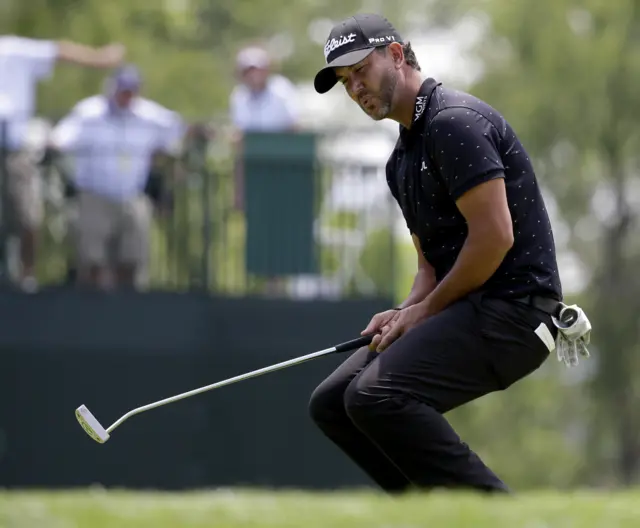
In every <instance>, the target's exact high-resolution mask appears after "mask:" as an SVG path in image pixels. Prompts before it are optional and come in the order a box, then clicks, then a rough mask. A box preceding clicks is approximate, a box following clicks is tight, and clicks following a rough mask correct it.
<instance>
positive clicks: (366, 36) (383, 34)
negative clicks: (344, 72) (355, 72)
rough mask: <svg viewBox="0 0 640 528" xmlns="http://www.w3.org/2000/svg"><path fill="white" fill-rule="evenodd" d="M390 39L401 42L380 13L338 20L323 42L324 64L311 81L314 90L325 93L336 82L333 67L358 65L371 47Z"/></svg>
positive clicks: (386, 42)
mask: <svg viewBox="0 0 640 528" xmlns="http://www.w3.org/2000/svg"><path fill="white" fill-rule="evenodd" d="M393 42H399V43H400V44H402V43H403V40H402V37H401V36H400V34H399V33H398V32H397V31H396V29H395V28H394V27H393V25H391V22H389V21H388V20H387V19H386V18H384V17H382V16H380V15H372V14H358V15H354V16H352V17H349V18H347V19H345V20H343V21H342V22H339V23H338V24H336V25H335V26H334V27H333V29H332V30H331V33H329V38H327V42H326V43H325V45H324V58H325V60H326V62H327V64H326V66H325V67H324V68H322V69H321V70H320V71H319V72H318V73H317V74H316V77H315V79H314V81H313V85H314V87H315V89H316V92H318V93H321V94H323V93H326V92H328V91H329V90H331V88H333V87H334V86H335V84H336V83H337V82H338V78H337V77H336V74H335V71H334V70H333V68H336V67H343V66H353V65H354V64H358V63H359V62H360V61H361V60H363V59H365V58H366V57H368V56H369V55H370V54H371V53H372V52H373V50H374V49H376V48H380V47H384V46H388V45H389V44H391V43H393Z"/></svg>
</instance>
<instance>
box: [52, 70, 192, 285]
mask: <svg viewBox="0 0 640 528" xmlns="http://www.w3.org/2000/svg"><path fill="white" fill-rule="evenodd" d="M141 84H142V80H141V77H140V73H139V71H138V69H137V68H136V67H135V66H133V65H126V66H123V67H122V68H120V69H118V70H117V71H116V72H115V73H114V74H113V75H112V76H111V77H110V78H109V79H108V80H107V83H106V90H105V94H102V95H96V96H93V97H89V98H88V99H84V100H83V101H80V102H79V103H78V104H77V105H76V106H75V107H74V108H73V109H72V111H71V112H70V113H69V114H68V115H67V116H66V117H65V118H64V119H62V120H61V121H60V123H59V124H58V125H57V126H56V128H55V129H54V131H53V134H52V141H51V146H52V148H53V149H55V150H58V151H60V152H63V153H68V154H71V155H72V157H73V159H74V168H73V176H72V182H71V184H72V186H73V188H74V189H75V190H76V192H77V218H76V219H75V221H73V222H72V226H73V234H74V238H75V244H74V245H75V252H76V259H77V266H78V280H79V282H80V283H81V284H83V285H89V286H92V287H105V286H108V285H109V282H108V281H111V280H115V285H116V286H119V287H135V286H137V285H138V282H137V278H138V277H139V275H140V273H141V272H142V271H144V270H145V269H146V264H147V260H148V252H149V237H150V229H151V221H152V210H151V202H150V201H149V198H148V196H147V195H146V194H145V188H146V186H147V182H148V177H149V174H150V171H151V167H152V162H153V158H154V156H156V155H158V154H159V153H161V154H167V155H170V156H171V155H175V154H176V149H177V148H178V146H179V144H180V142H181V140H182V139H183V137H184V133H185V132H186V128H185V126H184V124H183V121H182V119H181V118H180V116H179V115H178V114H176V113H175V112H173V111H170V110H168V109H167V108H165V107H163V106H161V105H160V104H158V103H156V102H154V101H151V100H149V99H146V98H143V97H141V96H140V89H141Z"/></svg>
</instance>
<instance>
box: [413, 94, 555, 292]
mask: <svg viewBox="0 0 640 528" xmlns="http://www.w3.org/2000/svg"><path fill="white" fill-rule="evenodd" d="M436 94H440V99H439V100H437V103H436V104H435V105H428V107H427V108H426V109H425V112H424V114H425V118H426V119H425V122H426V121H427V120H428V119H433V117H434V115H435V112H437V110H438V108H443V107H445V106H446V104H447V101H449V104H452V105H454V106H455V105H458V104H461V103H462V105H464V106H463V107H462V108H464V107H465V106H466V109H464V110H463V112H458V113H456V115H449V119H448V120H447V122H449V123H452V122H457V121H462V123H463V124H464V126H463V127H460V128H458V129H456V130H467V131H469V132H471V131H473V129H474V123H473V122H470V121H467V122H466V123H465V119H469V117H465V116H472V115H473V116H474V117H473V118H472V119H474V120H476V121H483V120H482V119H477V118H478V114H480V116H482V115H484V116H485V118H484V119H485V120H489V121H490V122H491V123H495V125H494V126H495V127H497V128H494V129H493V131H494V132H492V133H491V134H489V131H483V132H482V136H481V137H483V138H484V139H485V140H486V141H488V142H489V144H491V143H493V142H495V141H497V140H496V139H495V138H496V137H497V136H495V135H494V134H499V135H500V136H499V137H501V138H503V139H500V140H499V141H503V142H505V141H506V142H510V143H511V145H510V147H509V148H507V147H506V145H505V149H504V151H505V152H504V153H503V154H502V160H507V159H508V160H509V163H508V164H507V163H505V164H504V165H503V169H504V171H505V175H506V181H507V193H508V196H509V198H511V199H510V204H511V211H512V215H513V224H514V227H517V228H516V229H515V230H514V231H515V236H516V244H515V246H514V248H513V250H512V251H514V253H513V258H512V259H511V260H512V261H513V262H514V265H515V266H516V267H517V268H518V269H519V271H518V272H517V274H512V273H511V272H510V271H509V269H510V268H506V272H505V274H504V277H502V278H500V277H498V278H497V281H498V282H500V280H508V281H509V284H512V286H511V287H510V288H508V291H509V292H517V291H520V290H522V288H523V287H525V285H532V284H536V285H537V286H540V287H547V288H551V289H552V290H553V289H556V290H559V282H558V278H557V269H556V268H555V261H554V259H555V253H554V248H553V242H552V231H551V225H550V222H549V220H548V216H547V212H546V210H545V208H544V203H543V202H542V197H541V196H540V193H539V190H538V187H537V185H536V181H535V176H534V175H533V173H532V169H531V167H530V159H529V157H528V156H527V154H526V152H525V151H524V150H523V149H522V147H521V145H520V144H519V143H518V140H517V138H516V137H515V134H514V133H513V132H512V131H511V130H510V128H509V125H508V123H507V122H506V120H505V119H504V118H502V116H500V115H499V114H496V113H495V112H493V111H492V110H490V109H489V108H488V107H487V106H486V105H484V103H483V102H482V101H479V100H477V99H472V100H468V99H467V98H465V99H462V101H461V97H460V94H458V97H457V98H455V97H453V96H451V95H449V96H448V97H447V98H446V99H445V97H444V92H443V89H442V87H440V88H438V89H437V91H436ZM468 101H470V102H468ZM449 108H452V107H449ZM483 112H485V113H484V114H483ZM495 116H497V117H495ZM458 117H462V119H461V120H459V119H458ZM492 120H493V121H492ZM441 124H444V123H442V122H441ZM451 126H454V127H455V126H456V125H453V123H452V125H451ZM446 128H449V127H448V126H447V127H446ZM441 131H442V127H438V128H432V129H431V133H427V134H426V135H427V136H428V137H429V138H430V139H431V138H432V134H433V137H434V139H433V140H432V141H437V140H439V136H438V134H439V133H440V132H441ZM445 134H446V135H445V138H452V139H450V140H449V141H455V139H456V138H457V137H459V136H460V135H459V134H458V133H457V132H456V133H453V134H452V132H451V131H446V132H445ZM424 135H425V134H424V132H423V133H421V134H420V136H422V137H424ZM414 137H415V136H414ZM467 137H471V136H467ZM507 138H510V140H509V139H507ZM459 139H462V141H459V142H458V143H455V145H457V147H456V149H460V150H459V151H460V152H465V155H464V156H459V155H453V154H452V152H455V150H454V151H451V152H450V151H449V150H448V149H447V148H445V149H443V148H441V149H439V150H438V152H439V155H440V158H439V160H438V159H436V164H435V167H436V168H437V169H439V171H440V175H435V174H433V172H432V170H431V169H433V165H431V162H430V161H429V162H428V163H427V164H428V166H429V167H430V168H429V170H427V171H424V172H421V173H420V175H419V176H418V177H420V185H418V186H417V189H418V190H419V193H418V194H417V195H416V198H415V199H416V202H415V203H416V204H417V205H419V206H420V207H421V208H425V207H427V206H428V208H427V209H423V212H422V213H420V210H419V209H418V210H417V213H418V215H419V216H418V218H416V220H417V221H418V222H419V225H422V226H424V227H425V228H427V231H426V232H424V233H423V234H422V237H424V240H425V242H426V244H427V246H429V245H430V244H438V245H437V246H436V247H437V248H439V249H438V250H437V252H435V253H433V249H427V250H426V251H424V253H425V257H427V258H429V257H432V258H446V260H447V262H448V265H451V264H452V263H453V262H452V259H451V257H445V256H446V255H455V254H456V253H457V252H458V251H459V250H460V247H461V245H462V242H463V240H464V237H465V236H466V233H467V231H466V228H464V229H462V230H456V231H451V229H450V227H452V226H453V227H455V226H456V224H457V223H463V224H464V223H465V221H464V218H463V217H461V215H459V214H458V215H454V214H451V215H446V216H445V215H443V214H438V216H437V217H436V218H437V220H434V221H433V222H432V221H431V220H430V218H433V217H432V216H429V215H434V216H435V214H436V213H443V212H446V210H447V205H446V204H449V205H448V207H450V206H451V205H450V204H451V202H450V201H448V200H447V199H446V198H445V195H444V194H443V192H444V188H443V187H442V184H441V182H440V177H441V175H442V174H445V175H446V174H447V173H446V172H445V171H449V173H448V174H449V178H450V180H451V182H453V181H456V182H457V181H460V182H461V184H463V183H464V181H466V179H467V177H468V175H467V173H466V171H467V170H473V171H482V169H483V167H485V166H486V164H488V163H499V161H500V158H501V156H500V155H493V156H488V155H486V153H485V152H484V150H483V145H478V144H476V148H475V149H473V151H478V154H479V156H478V155H475V156H471V155H469V151H468V147H466V141H465V140H464V139H463V138H462V136H460V137H459ZM514 146H515V147H516V148H515V149H514V148H513V147H514ZM465 147H466V149H465ZM475 160H478V163H477V164H476V162H475ZM438 161H439V163H438ZM465 161H466V164H464V165H462V167H465V169H464V170H461V169H462V167H461V165H460V164H461V163H464V162H465ZM416 165H418V163H417V162H416ZM514 171H517V172H514ZM417 172H418V171H417V169H416V173H417ZM436 172H437V170H436ZM416 176H417V174H416ZM509 182H511V184H510V183H509ZM513 183H515V184H516V185H513ZM529 184H530V185H531V187H532V188H533V191H531V190H530V189H531V187H529ZM451 185H452V186H453V187H452V188H454V187H455V185H458V184H457V183H456V184H455V185H454V184H453V183H452V184H451ZM404 186H405V188H406V189H409V190H410V189H411V182H410V181H407V182H406V183H405V184H404ZM525 189H527V190H528V192H527V193H526V194H524V195H523V192H524V191H525ZM431 191H436V192H431ZM420 193H421V194H420ZM404 195H405V196H407V193H406V192H405V193H404ZM426 197H428V198H426ZM540 215H543V218H542V219H546V221H545V224H547V228H548V229H546V230H544V231H542V230H541V229H540V228H539V227H537V226H540V224H542V220H541V218H540ZM531 216H533V217H534V218H536V222H535V223H534V224H533V225H534V226H536V229H535V231H533V230H532V228H533V226H532V225H531V221H530V217H531ZM445 218H446V220H444V219H445ZM420 222H422V223H421V224H420ZM442 222H446V224H444V228H442V226H443V224H442ZM421 229H422V228H421ZM429 233H432V234H435V235H437V236H430V235H429ZM453 233H455V234H456V235H455V236H456V240H455V241H454V243H449V244H447V242H446V240H444V239H442V237H450V236H452V235H453ZM458 237H459V238H458ZM523 237H524V238H523ZM527 240H529V241H533V240H536V242H537V243H536V245H535V246H532V245H531V243H530V242H527ZM437 255H441V257H438V256H437ZM536 256H537V257H544V258H542V259H540V264H537V262H538V260H536V261H535V262H536V264H535V265H532V264H528V265H527V262H531V260H527V259H535V258H536ZM547 258H551V260H550V261H546V260H545V259H547ZM453 260H455V259H453ZM518 262H521V264H518ZM518 281H519V282H518ZM516 282H518V284H517V285H514V284H515V283H516Z"/></svg>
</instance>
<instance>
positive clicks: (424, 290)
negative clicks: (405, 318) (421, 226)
mask: <svg viewBox="0 0 640 528" xmlns="http://www.w3.org/2000/svg"><path fill="white" fill-rule="evenodd" d="M411 239H412V240H413V245H414V247H415V248H416V252H417V253H418V271H417V272H416V276H415V278H414V279H413V285H412V286H411V292H409V295H408V297H407V298H406V299H405V300H404V301H403V302H402V303H401V304H400V305H399V306H398V308H407V307H409V306H412V305H414V304H417V303H419V302H420V301H423V300H424V299H426V297H427V295H429V294H430V293H431V292H432V291H433V290H434V288H435V287H436V284H437V282H436V274H435V270H434V269H433V266H431V264H429V262H427V259H426V258H425V257H424V254H423V253H422V248H421V247H420V240H418V237H417V236H416V235H415V234H412V235H411Z"/></svg>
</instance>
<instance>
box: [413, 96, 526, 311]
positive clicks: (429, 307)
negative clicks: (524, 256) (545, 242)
mask: <svg viewBox="0 0 640 528" xmlns="http://www.w3.org/2000/svg"><path fill="white" fill-rule="evenodd" d="M436 129H438V135H437V136H436V137H435V138H434V141H433V152H434V156H435V161H436V163H437V164H438V165H439V168H440V174H441V176H442V179H443V181H444V185H445V186H446V187H447V190H448V192H449V194H450V195H451V197H452V198H453V199H454V200H455V203H456V206H457V208H458V210H459V211H460V213H461V214H462V216H464V218H465V220H466V222H467V238H466V240H465V242H464V245H463V246H462V249H461V250H460V253H459V254H458V258H457V259H456V262H455V264H454V265H453V267H452V268H451V270H450V271H449V273H448V274H447V275H446V276H445V277H444V279H443V280H442V281H441V282H440V283H439V284H438V286H437V287H436V288H435V289H434V290H433V292H432V293H431V294H430V295H429V296H428V297H427V299H425V306H424V308H425V312H426V315H427V316H430V315H433V314H436V313H438V312H440V311H442V310H444V309H445V308H447V307H448V306H450V305H451V304H452V303H454V302H455V301H457V300H458V299H461V298H462V297H464V296H466V295H467V294H469V293H471V292H473V291H475V290H477V289H478V288H480V287H481V286H482V285H483V284H484V283H485V282H487V281H488V280H489V279H490V278H491V276H492V275H493V274H494V273H495V272H496V270H497V269H498V268H499V266H500V264H502V261H503V260H504V258H505V256H506V255H507V253H508V252H509V250H510V249H511V247H512V246H513V224H512V218H511V213H510V211H509V206H508V202H507V192H506V186H505V175H504V165H503V163H502V159H501V156H500V151H499V142H500V141H501V138H500V134H499V131H498V130H497V129H496V127H495V126H494V125H493V124H492V123H491V122H490V121H489V120H487V119H486V118H485V117H483V116H482V115H480V114H478V113H477V112H474V111H471V110H468V109H466V108H452V109H449V110H445V111H443V112H441V113H440V114H439V115H438V116H437V117H436V120H435V122H434V123H433V124H432V127H431V130H432V133H434V132H435V130H436Z"/></svg>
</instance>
